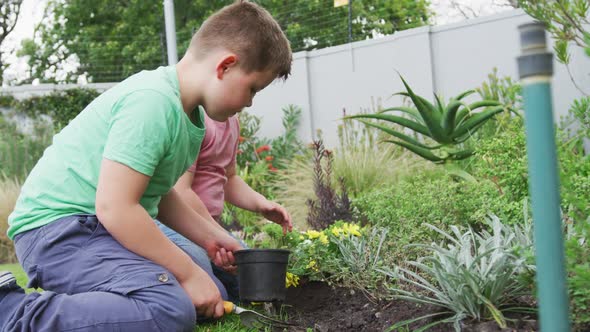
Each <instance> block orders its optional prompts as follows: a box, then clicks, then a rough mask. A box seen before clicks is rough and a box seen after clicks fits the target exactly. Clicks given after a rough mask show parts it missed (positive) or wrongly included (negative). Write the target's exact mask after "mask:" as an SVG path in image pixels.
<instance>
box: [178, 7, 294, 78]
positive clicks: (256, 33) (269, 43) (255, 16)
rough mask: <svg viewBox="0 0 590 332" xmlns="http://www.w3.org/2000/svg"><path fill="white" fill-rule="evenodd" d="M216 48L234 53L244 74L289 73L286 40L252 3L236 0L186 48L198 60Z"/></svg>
mask: <svg viewBox="0 0 590 332" xmlns="http://www.w3.org/2000/svg"><path fill="white" fill-rule="evenodd" d="M218 48H225V49H227V50H229V51H230V52H234V53H235V54H236V55H237V56H238V59H239V60H238V61H239V64H240V67H241V68H242V69H243V70H244V71H246V72H248V73H249V72H252V71H265V70H271V71H273V72H274V73H275V74H276V76H277V77H279V78H282V79H286V78H287V77H288V76H289V74H290V73H291V62H292V60H293V56H292V54H291V46H290V45H289V41H288V40H287V37H286V36H285V34H284V33H283V31H282V30H281V27H280V26H279V24H278V23H277V22H276V21H275V20H274V18H273V17H272V16H271V15H270V13H269V12H268V11H267V10H266V9H264V8H262V7H260V6H259V5H257V4H254V3H252V2H249V1H245V0H238V1H236V2H235V3H233V4H231V5H229V6H226V7H224V8H223V9H221V10H220V11H218V12H216V13H215V14H213V15H212V16H210V17H209V18H208V19H207V20H205V22H203V24H202V25H201V27H200V28H199V30H198V31H197V32H196V33H195V35H194V36H193V38H192V40H191V43H190V46H189V49H191V51H192V52H193V53H194V54H195V55H196V56H197V58H199V59H202V58H203V57H204V56H205V55H207V54H208V53H209V52H210V51H212V50H214V49H218Z"/></svg>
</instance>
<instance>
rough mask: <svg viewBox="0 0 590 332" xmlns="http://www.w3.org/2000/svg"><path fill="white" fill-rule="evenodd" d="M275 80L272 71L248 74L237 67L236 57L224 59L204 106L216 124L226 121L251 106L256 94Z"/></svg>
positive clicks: (217, 70) (218, 67)
mask: <svg viewBox="0 0 590 332" xmlns="http://www.w3.org/2000/svg"><path fill="white" fill-rule="evenodd" d="M275 78H276V75H275V74H274V73H273V72H272V71H261V72H257V71H254V72H251V73H246V72H245V71H243V70H242V69H241V68H240V67H239V66H238V65H237V62H236V58H235V56H229V57H227V58H225V59H224V61H222V62H220V63H219V65H218V66H217V68H216V80H215V84H213V86H212V87H211V89H210V90H209V94H208V96H207V98H206V103H205V105H203V106H204V107H205V110H206V111H207V115H209V117H210V118H211V119H213V120H215V121H220V122H223V121H225V120H227V119H228V118H230V117H232V116H234V115H235V114H236V113H238V112H241V111H242V109H244V107H250V106H252V100H253V99H254V96H255V95H256V93H257V92H258V91H260V90H262V89H264V88H265V87H266V86H267V85H269V84H270V83H271V82H272V81H274V79H275Z"/></svg>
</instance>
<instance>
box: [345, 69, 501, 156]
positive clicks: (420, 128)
mask: <svg viewBox="0 0 590 332" xmlns="http://www.w3.org/2000/svg"><path fill="white" fill-rule="evenodd" d="M400 78H401V80H402V82H403V84H404V86H405V88H406V91H405V92H399V93H396V94H395V95H403V96H407V97H409V98H410V99H411V100H412V103H413V104H414V106H415V108H413V107H405V106H398V107H391V108H387V109H384V110H382V111H380V112H378V113H375V114H357V115H351V116H347V117H345V118H347V119H357V120H359V121H361V122H363V123H365V124H366V125H368V126H371V127H375V128H377V129H380V130H382V131H383V132H385V133H387V134H389V135H391V136H393V137H395V138H397V139H388V140H385V141H386V142H390V143H393V144H397V145H399V146H401V147H403V148H406V149H408V150H410V151H412V152H413V153H415V154H417V155H419V156H421V157H422V158H425V159H427V160H430V161H432V162H434V163H446V162H447V161H450V160H461V159H465V158H468V157H470V156H471V155H472V154H473V150H472V149H462V148H461V147H460V144H461V143H463V142H465V141H466V140H467V139H469V138H470V137H471V135H472V134H473V133H475V132H476V131H477V130H478V129H479V128H481V127H482V126H483V125H484V124H485V123H486V121H488V120H489V119H491V118H492V117H493V116H494V115H496V114H498V113H500V112H502V111H504V110H505V109H506V107H505V106H504V105H502V103H500V102H498V101H496V100H481V101H478V102H474V103H471V104H467V103H466V102H464V101H463V98H465V97H467V96H469V95H471V94H472V93H474V92H475V90H468V91H465V92H463V93H461V94H459V95H458V96H456V97H454V98H451V99H450V100H449V102H448V103H447V104H445V103H444V102H443V101H442V100H441V99H440V98H439V97H438V96H437V95H436V94H435V96H434V97H435V103H434V104H433V103H431V102H430V101H428V100H426V99H425V98H423V97H421V96H418V95H416V94H415V93H414V92H413V91H412V89H411V88H410V86H409V85H408V83H406V81H405V80H404V78H403V77H402V76H401V75H400ZM480 108H485V109H484V110H483V111H480V112H476V110H478V109H480ZM390 112H399V113H402V114H405V115H406V117H403V116H400V115H392V114H388V113H390ZM369 119H376V120H382V121H385V122H388V123H394V124H397V125H400V126H402V127H404V128H407V129H411V130H413V131H414V132H416V133H419V134H422V135H424V136H426V137H428V138H431V139H432V140H434V141H435V142H436V143H437V144H436V145H427V144H426V143H424V142H421V141H420V140H418V139H415V138H413V137H411V136H408V135H406V134H404V133H402V132H400V131H397V130H395V129H393V128H391V127H388V126H386V125H383V124H380V123H375V122H372V121H369Z"/></svg>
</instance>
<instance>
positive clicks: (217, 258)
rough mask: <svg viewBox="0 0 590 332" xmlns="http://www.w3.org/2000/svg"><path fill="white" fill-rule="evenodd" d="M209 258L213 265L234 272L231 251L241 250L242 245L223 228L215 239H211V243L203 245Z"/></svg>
mask: <svg viewBox="0 0 590 332" xmlns="http://www.w3.org/2000/svg"><path fill="white" fill-rule="evenodd" d="M205 249H206V250H207V254H208V255H209V258H211V260H212V261H213V263H214V264H215V265H217V266H218V267H220V268H222V269H223V270H225V271H228V272H232V273H235V271H236V269H237V267H236V265H235V264H236V259H235V257H234V254H233V252H234V251H237V250H241V249H243V248H242V245H241V244H240V243H239V242H238V241H237V240H236V239H234V238H233V237H231V236H230V235H229V234H228V233H227V232H226V231H225V230H223V231H222V232H221V234H220V236H219V237H218V238H217V239H213V240H212V241H211V243H207V244H206V245H205Z"/></svg>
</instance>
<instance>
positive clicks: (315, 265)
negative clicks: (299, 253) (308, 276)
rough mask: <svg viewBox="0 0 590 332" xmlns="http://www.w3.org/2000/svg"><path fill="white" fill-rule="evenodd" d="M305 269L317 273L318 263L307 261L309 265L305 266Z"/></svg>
mask: <svg viewBox="0 0 590 332" xmlns="http://www.w3.org/2000/svg"><path fill="white" fill-rule="evenodd" d="M305 268H306V269H312V270H314V271H316V272H317V271H319V269H318V263H317V262H316V261H314V260H311V261H309V263H308V264H307V266H306V267H305Z"/></svg>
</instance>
